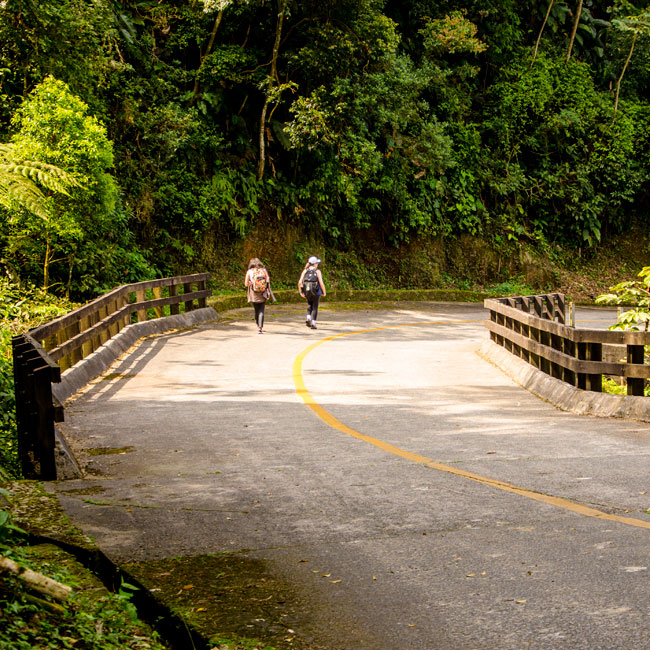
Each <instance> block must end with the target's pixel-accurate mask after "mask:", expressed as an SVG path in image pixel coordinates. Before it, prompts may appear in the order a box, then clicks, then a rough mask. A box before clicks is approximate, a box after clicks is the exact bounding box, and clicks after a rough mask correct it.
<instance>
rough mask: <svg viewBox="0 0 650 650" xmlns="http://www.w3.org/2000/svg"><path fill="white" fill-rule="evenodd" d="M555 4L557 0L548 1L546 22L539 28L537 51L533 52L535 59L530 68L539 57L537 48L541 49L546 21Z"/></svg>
mask: <svg viewBox="0 0 650 650" xmlns="http://www.w3.org/2000/svg"><path fill="white" fill-rule="evenodd" d="M554 4H555V0H551V1H550V2H549V3H548V9H547V10H546V16H544V22H543V23H542V26H541V28H540V30H539V34H538V35H537V42H536V43H535V51H534V52H533V60H532V61H531V62H530V67H529V68H528V69H529V70H530V68H532V67H533V63H535V59H536V58H537V50H538V49H539V43H540V41H541V40H542V33H543V31H544V27H546V23H547V22H548V17H549V16H550V15H551V9H552V8H553V5H554Z"/></svg>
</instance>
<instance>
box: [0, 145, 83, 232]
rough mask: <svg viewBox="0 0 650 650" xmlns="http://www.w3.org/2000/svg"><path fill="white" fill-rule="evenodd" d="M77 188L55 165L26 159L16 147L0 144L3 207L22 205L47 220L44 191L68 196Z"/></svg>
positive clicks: (0, 179)
mask: <svg viewBox="0 0 650 650" xmlns="http://www.w3.org/2000/svg"><path fill="white" fill-rule="evenodd" d="M75 185H78V183H77V181H76V180H75V179H74V178H72V176H70V174H68V173H67V172H65V171H64V170H63V169H60V168H59V167H56V166H54V165H48V164H47V163H43V162H35V161H32V160H24V159H22V158H21V157H20V156H18V155H16V152H15V147H14V146H13V145H10V144H3V143H0V206H2V207H4V208H6V209H8V210H11V208H12V206H19V207H21V208H23V209H25V210H27V211H28V212H31V213H32V214H34V215H36V216H38V217H40V218H41V219H43V220H47V218H48V216H49V215H48V208H47V203H46V197H45V195H44V194H43V191H42V189H41V188H45V189H47V190H50V191H52V192H58V193H60V194H65V195H67V196H69V194H68V191H67V190H68V189H69V188H70V187H72V186H75Z"/></svg>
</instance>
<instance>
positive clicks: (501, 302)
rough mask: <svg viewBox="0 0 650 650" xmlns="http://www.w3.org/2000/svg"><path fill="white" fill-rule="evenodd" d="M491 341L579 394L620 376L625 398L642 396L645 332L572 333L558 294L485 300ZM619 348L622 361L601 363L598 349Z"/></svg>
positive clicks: (648, 339) (648, 337)
mask: <svg viewBox="0 0 650 650" xmlns="http://www.w3.org/2000/svg"><path fill="white" fill-rule="evenodd" d="M483 304H484V306H485V308H486V309H488V310H489V311H490V319H489V320H487V321H485V326H486V327H487V329H488V330H489V331H490V338H491V339H492V341H494V342H495V343H497V344H498V345H501V346H503V347H504V348H506V350H509V351H510V352H512V354H514V355H516V356H518V357H521V358H522V359H524V360H525V361H527V362H528V363H530V364H531V365H533V366H534V367H535V368H538V369H539V370H541V371H542V372H545V373H546V374H548V375H551V376H552V377H555V378H557V379H561V380H562V381H565V382H567V383H569V384H571V385H572V386H577V387H578V388H582V389H584V390H591V391H597V392H602V377H603V375H613V376H617V377H624V378H626V380H627V394H628V395H643V394H644V388H645V382H646V380H647V378H648V377H650V366H648V365H645V364H644V357H645V346H646V345H650V332H634V331H629V330H615V331H610V330H598V329H586V328H576V327H573V326H570V325H567V324H566V303H565V299H564V296H563V295H562V294H561V293H553V294H545V295H538V296H518V297H515V298H496V299H487V300H485V301H484V302H483ZM604 346H605V347H606V346H618V347H619V348H620V346H624V347H623V348H620V349H621V351H622V354H625V357H626V360H625V361H620V362H616V361H604V360H603V347H604Z"/></svg>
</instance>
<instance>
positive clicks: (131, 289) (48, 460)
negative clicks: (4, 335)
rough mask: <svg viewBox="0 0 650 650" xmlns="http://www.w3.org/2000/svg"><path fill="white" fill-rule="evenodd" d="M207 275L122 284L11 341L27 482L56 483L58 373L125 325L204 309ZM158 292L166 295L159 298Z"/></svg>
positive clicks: (59, 407) (60, 415)
mask: <svg viewBox="0 0 650 650" xmlns="http://www.w3.org/2000/svg"><path fill="white" fill-rule="evenodd" d="M209 278H210V274H209V273H198V274H195V275H184V276H177V277H172V278H163V279H159V280H148V281H146V282H136V283H134V284H127V285H123V286H121V287H118V288H117V289H113V291H110V292H109V293H107V294H104V295H103V296H100V297H99V298H96V299H95V300H92V301H91V302H89V303H87V304H85V305H83V306H82V307H79V308H78V309H75V310H73V311H71V312H69V313H67V314H65V315H64V316H60V317H59V318H56V319H54V320H52V321H50V322H49V323H45V324H44V325H40V326H39V327H36V328H34V329H32V330H30V331H29V332H28V333H27V334H22V335H19V336H16V337H14V338H13V340H12V347H13V359H14V381H15V393H16V424H17V428H18V455H19V459H20V463H21V466H22V470H23V474H24V476H25V477H26V478H37V479H41V480H52V479H55V478H56V468H55V461H54V423H55V422H62V421H63V417H64V413H63V407H62V405H61V404H58V403H57V402H56V400H55V399H54V397H53V395H52V382H55V383H56V382H60V381H61V372H62V371H64V370H67V369H68V368H71V367H72V366H74V365H75V364H76V363H78V362H80V361H81V360H82V359H84V358H85V357H87V356H88V355H89V354H91V353H92V352H94V351H95V350H97V349H98V348H99V347H101V346H102V345H103V344H104V343H106V342H107V341H108V340H109V339H110V338H112V337H113V336H115V335H116V334H117V333H118V332H119V331H121V330H122V329H123V328H124V327H126V326H127V325H130V324H132V323H137V322H142V321H145V320H148V319H150V318H160V317H161V316H164V315H166V313H165V312H166V311H167V310H165V307H167V306H168V307H169V314H170V315H174V314H179V313H181V310H182V311H185V312H188V311H192V310H194V309H196V308H201V307H205V306H206V301H207V298H208V296H210V295H211V291H210V290H209V289H206V284H207V281H208V280H209ZM163 292H164V293H166V294H167V295H165V296H163Z"/></svg>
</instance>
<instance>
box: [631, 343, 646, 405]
mask: <svg viewBox="0 0 650 650" xmlns="http://www.w3.org/2000/svg"><path fill="white" fill-rule="evenodd" d="M626 347H627V362H628V363H635V364H637V363H638V364H643V362H644V360H645V346H643V345H628V346H626ZM644 393H645V379H643V377H640V378H639V377H628V378H627V394H628V395H637V396H642V395H644Z"/></svg>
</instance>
